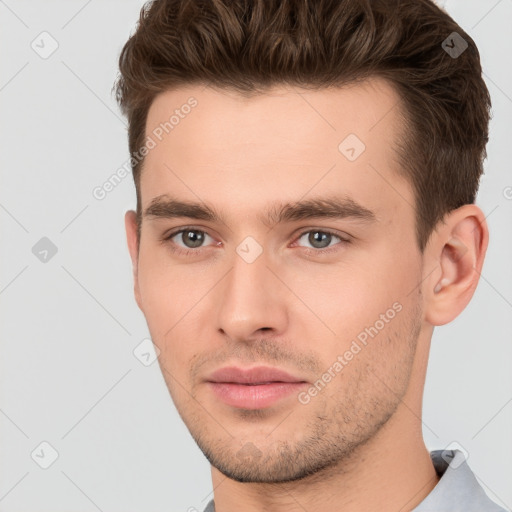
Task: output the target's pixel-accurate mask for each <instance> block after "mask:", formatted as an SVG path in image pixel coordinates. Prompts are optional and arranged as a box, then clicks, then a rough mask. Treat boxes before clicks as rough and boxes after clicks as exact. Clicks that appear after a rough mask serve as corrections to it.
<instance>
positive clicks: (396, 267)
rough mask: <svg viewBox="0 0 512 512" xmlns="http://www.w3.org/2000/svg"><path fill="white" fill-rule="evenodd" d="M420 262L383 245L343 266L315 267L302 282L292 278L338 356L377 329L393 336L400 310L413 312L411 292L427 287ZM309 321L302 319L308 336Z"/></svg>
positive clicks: (302, 275)
mask: <svg viewBox="0 0 512 512" xmlns="http://www.w3.org/2000/svg"><path fill="white" fill-rule="evenodd" d="M419 261H420V260H419V259H418V258H417V255H416V254H415V253H414V251H412V250H410V249H409V252H406V251H404V252H395V251H394V250H393V246H391V247H389V246H388V245H387V244H382V245H381V246H380V247H375V246H374V247H373V248H372V249H371V250H368V251H358V252H357V254H356V253H354V257H350V258H347V259H345V260H344V262H343V264H335V265H324V266H310V267H309V268H307V269H303V271H302V272H301V273H300V276H299V275H297V276H295V277H294V278H293V279H292V276H290V279H291V281H290V282H293V283H294V292H295V293H296V294H297V296H298V297H300V298H301V299H302V301H303V302H304V303H305V304H307V305H308V306H309V307H310V309H311V310H312V311H313V312H314V313H315V314H317V316H318V317H319V319H321V320H322V322H323V323H324V324H325V326H327V327H328V328H329V330H330V331H331V334H332V337H331V340H332V343H333V346H332V350H333V353H334V352H335V351H339V349H340V348H343V346H344V344H346V343H348V344H349V343H350V341H351V340H352V339H354V338H355V337H357V336H358V335H359V334H360V333H362V332H364V331H365V329H367V328H370V327H371V326H374V325H375V323H377V328H381V329H382V328H383V325H384V327H385V330H386V331H388V330H389V329H388V327H390V326H391V324H392V323H394V322H393V321H392V320H394V318H395V317H396V316H397V315H396V313H397V310H399V309H400V310H401V309H405V308H407V309H408V307H409V305H410V304H411V301H413V300H415V294H414V293H411V291H413V290H414V289H415V288H416V287H417V283H418V282H420V281H421V266H420V264H419ZM381 315H384V318H383V319H382V318H381ZM308 318H309V319H310V317H309V316H307V317H304V316H303V317H302V319H300V318H296V320H298V321H299V322H303V326H302V329H304V332H307V331H308V330H310V329H311V325H310V323H308ZM382 322H384V324H383V323H382ZM319 326H320V328H322V329H323V327H322V326H321V325H320V324H319ZM373 332H375V331H373ZM325 333H327V334H328V331H327V330H325ZM363 336H364V334H363Z"/></svg>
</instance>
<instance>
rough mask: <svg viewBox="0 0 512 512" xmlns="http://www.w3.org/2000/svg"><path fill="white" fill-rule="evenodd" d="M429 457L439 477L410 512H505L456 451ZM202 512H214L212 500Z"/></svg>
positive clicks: (446, 451)
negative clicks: (426, 494)
mask: <svg viewBox="0 0 512 512" xmlns="http://www.w3.org/2000/svg"><path fill="white" fill-rule="evenodd" d="M430 458H431V459H432V464H433V465H434V468H435V470H436V472H437V474H438V475H439V476H440V477H441V478H440V480H439V482H438V483H437V485H436V486H435V487H434V488H433V489H432V491H431V492H430V494H429V495H428V496H427V497H426V498H425V499H424V500H423V501H422V502H421V503H420V504H419V505H418V506H417V507H416V508H415V509H414V510H412V512H506V510H505V509H503V508H501V507H500V506H498V505H496V503H494V501H492V500H491V499H490V498H488V497H487V494H485V491H484V490H483V489H482V487H481V486H480V484H479V483H478V481H477V479H476V478H475V475H474V474H473V472H472V471H471V469H470V468H469V466H468V464H467V462H466V459H465V457H464V454H463V453H462V452H461V451H460V450H435V451H433V452H430ZM448 461H449V462H448ZM204 512H215V505H214V502H213V500H211V501H210V502H209V503H208V505H207V506H206V508H205V509H204Z"/></svg>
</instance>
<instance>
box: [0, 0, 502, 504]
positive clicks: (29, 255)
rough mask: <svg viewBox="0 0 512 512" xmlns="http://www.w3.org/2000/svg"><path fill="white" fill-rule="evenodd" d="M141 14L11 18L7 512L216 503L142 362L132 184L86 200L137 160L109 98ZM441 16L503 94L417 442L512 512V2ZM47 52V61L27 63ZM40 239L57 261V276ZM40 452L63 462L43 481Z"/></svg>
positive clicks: (3, 72)
mask: <svg viewBox="0 0 512 512" xmlns="http://www.w3.org/2000/svg"><path fill="white" fill-rule="evenodd" d="M142 3H143V2H142V1H141V0H137V1H135V0H129V1H127V0H123V1H121V0H115V1H114V0H111V1H103V2H100V1H99V0H89V1H85V0H81V1H75V0H73V1H70V0H65V1H64V0H61V1H45V2H37V1H27V0H19V1H14V0H6V1H0V45H1V48H2V58H1V59H0V101H1V113H0V119H1V123H0V130H1V131H0V140H1V144H2V145H1V147H2V150H1V151H0V159H1V160H0V169H1V173H2V176H1V180H2V186H1V188H0V223H1V229H2V243H1V244H0V250H1V258H2V265H1V274H0V305H1V310H0V311H1V325H2V338H1V341H2V346H1V350H2V352H1V354H2V357H1V358H0V379H1V386H0V394H1V395H0V429H1V434H0V450H1V452H0V510H1V511H5V512H14V511H22V510H23V511H32V512H43V511H45V512H46V511H50V510H51V511H52V512H61V511H62V512H63V511H69V510H73V511H96V510H100V511H116V512H117V511H125V512H132V511H133V512H135V511H141V510H144V511H158V512H164V511H166V512H169V511H186V510H190V511H192V510H194V509H193V508H192V507H195V508H196V509H198V510H202V509H203V508H204V506H205V504H206V502H207V501H208V500H209V499H210V498H211V494H210V493H211V481H210V471H209V465H208V463H207V461H206V459H205V458H204V457H203V456H202V454H201V452H200V451H199V449H198V448H197V447H196V445H195V443H194V442H193V440H192V439H191V437H190V435H189V434H188V431H187V429H186V428H185V426H184V425H183V423H182V422H181V420H180V418H179V416H178V414H177V413H176V411H175V409H174V406H173V404H172V401H171V399H170V397H169V395H168V391H167V388H166V387H165V384H164V381H163V378H162V376H161V374H160V370H159V368H158V365H157V363H154V364H152V365H150V366H145V365H144V364H142V363H141V361H140V360H139V359H137V358H136V357H135V356H134V354H133V350H134V349H135V347H137V346H138V345H139V344H140V343H141V341H142V340H143V339H145V338H146V337H147V336H148V330H147V327H146V324H145V320H144V318H143V316H142V314H141V313H140V311H139V310H138V308H137V306H136V303H135V300H134V298H133V292H132V290H133V288H132V286H133V285H132V274H131V265H130V260H129V256H128V251H127V249H126V243H125V234H124V224H123V214H124V212H125V211H126V210H127V209H130V208H133V207H134V206H135V194H134V187H133V183H132V179H131V176H128V177H126V178H125V179H124V180H123V181H122V182H121V183H120V184H119V185H118V186H117V187H116V188H115V189H114V190H113V191H111V192H110V193H109V194H108V195H107V197H106V198H105V199H103V200H101V201H100V200H97V199H95V198H94V197H93V194H92V191H93V189H94V187H96V186H100V185H101V184H102V183H104V182H105V181H106V180H107V179H108V178H109V177H110V176H111V175H112V174H113V173H114V172H115V171H116V170H117V169H118V168H119V167H121V166H122V165H123V164H124V163H125V162H126V160H127V158H128V148H127V141H126V127H125V122H124V120H123V119H122V118H121V116H120V114H119V112H118V109H117V107H116V104H115V101H114V98H113V96H112V95H111V92H110V91H111V87H112V84H113V82H114V79H115V77H116V73H117V68H116V66H117V58H118V55H119V52H120V50H121V48H122V46H123V44H124V42H125V41H126V39H127V37H128V36H129V34H130V33H131V32H132V30H133V29H134V27H135V22H136V21H137V19H138V15H139V10H140V7H141V5H142ZM442 3H443V4H444V5H445V6H446V8H447V10H448V11H449V12H450V14H452V16H453V17H454V18H455V19H456V20H457V21H458V22H459V24H460V25H461V26H462V27H463V28H464V29H465V30H466V31H468V33H469V34H470V35H471V36H472V37H473V38H474V39H475V41H476V43H477V45H478V47H479V49H480V52H481V55H482V61H483V67H484V72H485V79H486V81H487V84H488V86H489V89H490V92H491V95H492V100H493V113H494V118H493V120H492V122H491V141H490V143H489V145H488V159H487V161H486V174H485V176H484V177H483V179H482V184H481V191H480V194H479V198H478V204H479V205H480V206H481V208H482V209H483V211H484V212H485V214H486V215H487V220H488V223H489V227H490V232H491V243H490V247H489V250H488V254H487V259H486V263H485V265H484V268H483V272H482V278H481V281H480V284H479V286H478V289H477V291H476V294H475V297H474V298H473V300H472V302H471V303H470V305H469V306H468V307H467V308H466V310H465V311H464V312H463V313H462V314H461V315H460V316H459V317H458V318H457V319H456V320H455V321H454V322H453V323H451V324H450V325H447V326H444V327H441V328H438V329H436V332H435V334H434V339H433V343H432V352H431V360H430V366H429V371H428V375H427V382H426V389H425V399H424V435H425V439H426V443H427V446H428V447H429V448H430V449H438V448H444V447H445V446H447V445H449V444H450V443H452V442H454V441H455V442H457V443H459V445H460V446H462V447H463V449H464V450H466V451H467V452H468V454H469V458H468V463H469V465H470V467H471V468H472V469H473V471H474V472H475V474H476V476H477V478H478V480H479V481H480V483H481V484H482V485H483V486H484V488H485V489H486V491H487V492H488V494H489V495H490V496H491V497H492V498H493V499H494V500H495V501H497V502H498V503H500V504H501V505H502V506H504V507H505V508H507V509H509V510H510V509H511V508H512V485H511V482H512V435H511V432H512V372H511V360H512V343H511V340H512V314H511V313H512V286H511V283H512V276H511V273H512V270H511V264H510V262H511V261H512V230H511V219H512V216H511V213H512V199H510V198H511V197H512V189H510V188H507V187H511V186H512V175H511V172H510V161H511V156H512V154H511V151H512V150H511V148H512V144H511V142H510V127H511V119H512V99H511V98H512V73H511V68H510V54H511V52H512V36H511V31H510V22H511V19H512V0H499V1H497V0H492V1H490V0H489V1H482V0H471V1H468V0H464V1H462V0H457V1H455V0H454V1H446V2H442ZM43 31H47V32H48V33H49V34H51V36H40V34H41V32H43ZM52 38H53V39H54V40H56V41H57V43H58V48H57V49H56V51H55V52H54V53H53V54H52V55H50V56H49V57H48V58H42V57H41V56H40V55H39V54H38V53H36V51H34V49H33V48H32V47H31V44H32V42H33V41H35V42H34V43H33V44H34V45H39V46H38V51H39V52H43V51H46V52H47V51H49V50H50V49H51V44H52ZM42 39H43V42H41V40H42ZM43 237H47V238H48V239H49V240H51V242H52V243H53V244H54V245H55V246H56V248H57V253H56V254H55V255H53V256H52V253H51V250H50V252H48V254H47V255H46V259H47V261H46V262H44V261H40V259H39V258H40V257H43V256H44V254H45V253H44V252H43V253H41V254H38V251H41V250H43V249H45V247H46V248H48V247H47V246H46V245H44V244H47V243H48V242H47V241H43V242H40V239H41V238H43ZM38 243H39V244H43V245H42V246H41V245H40V246H36V244H38ZM34 246H36V249H37V250H34V251H35V252H36V254H38V256H39V258H38V257H36V254H34V253H33V247H34ZM43 441H46V442H47V443H50V445H51V446H52V447H53V448H54V449H55V450H56V451H57V452H58V458H57V460H56V461H55V462H54V463H53V464H52V465H51V466H50V467H49V468H48V469H42V468H41V467H40V464H45V463H49V462H51V460H50V458H51V449H49V448H48V447H46V448H45V446H44V445H43V446H42V447H41V446H40V443H41V442H43ZM31 454H34V455H31Z"/></svg>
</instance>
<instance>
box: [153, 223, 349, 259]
mask: <svg viewBox="0 0 512 512" xmlns="http://www.w3.org/2000/svg"><path fill="white" fill-rule="evenodd" d="M186 231H194V232H197V233H203V234H205V235H208V233H207V232H206V231H203V230H202V229H195V228H192V227H190V228H189V227H185V228H180V229H178V230H176V231H173V232H172V233H169V234H168V235H166V236H164V237H163V238H162V239H161V241H162V243H164V244H168V245H169V247H170V249H171V251H172V252H174V253H175V254H178V255H180V256H189V255H192V254H195V255H197V254H201V253H202V252H203V249H206V247H199V248H197V249H184V248H183V247H180V246H178V245H176V244H175V243H174V242H173V241H172V238H174V237H175V236H176V235H179V234H181V233H184V232H186ZM312 232H313V233H324V234H327V235H331V236H334V237H336V238H338V239H339V240H340V242H339V243H337V244H335V245H334V246H333V247H330V248H327V249H312V248H309V247H303V249H305V252H306V254H308V255H315V256H318V255H322V254H330V253H332V252H334V251H337V250H339V248H337V246H338V245H345V244H348V243H350V240H349V239H348V238H343V237H342V236H341V235H339V234H338V233H335V232H334V231H331V230H329V229H307V230H305V231H302V232H301V233H300V234H299V235H298V236H297V238H296V239H295V240H296V241H298V240H300V239H301V238H302V237H303V236H304V235H306V234H307V233H312ZM208 236H210V235H208Z"/></svg>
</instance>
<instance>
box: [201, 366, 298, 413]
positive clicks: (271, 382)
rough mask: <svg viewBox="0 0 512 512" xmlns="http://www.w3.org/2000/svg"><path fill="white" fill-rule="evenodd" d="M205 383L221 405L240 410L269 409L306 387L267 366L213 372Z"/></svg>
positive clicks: (288, 375) (227, 368)
mask: <svg viewBox="0 0 512 512" xmlns="http://www.w3.org/2000/svg"><path fill="white" fill-rule="evenodd" d="M206 382H207V383H208V385H209V386H210V388H211V389H212V391H213V393H214V395H215V396H216V397H217V398H219V399H220V400H222V401H223V402H224V403H226V404H227V405H230V406H233V407H238V408H244V409H262V408H265V407H269V406H270V405H272V404H274V403H275V402H277V401H278V400H281V399H283V398H285V397H289V395H291V394H293V393H294V392H299V391H300V389H301V388H302V387H304V386H305V385H307V382H306V381H304V380H303V379H301V378H299V377H294V376H293V375H290V374H289V373H287V372H285V371H284V370H280V369H278V368H272V367H268V366H259V367H256V368H249V369H242V368H237V367H234V366H231V367H225V368H221V369H219V370H216V371H215V372H213V373H212V374H211V375H210V376H209V377H208V378H207V379H206Z"/></svg>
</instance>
